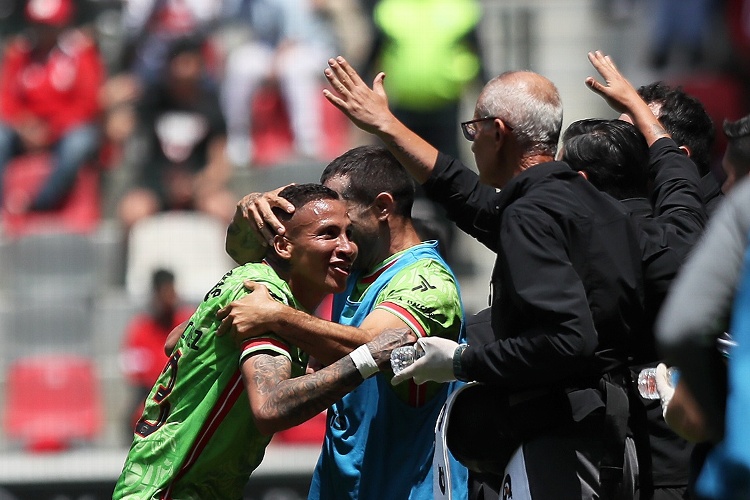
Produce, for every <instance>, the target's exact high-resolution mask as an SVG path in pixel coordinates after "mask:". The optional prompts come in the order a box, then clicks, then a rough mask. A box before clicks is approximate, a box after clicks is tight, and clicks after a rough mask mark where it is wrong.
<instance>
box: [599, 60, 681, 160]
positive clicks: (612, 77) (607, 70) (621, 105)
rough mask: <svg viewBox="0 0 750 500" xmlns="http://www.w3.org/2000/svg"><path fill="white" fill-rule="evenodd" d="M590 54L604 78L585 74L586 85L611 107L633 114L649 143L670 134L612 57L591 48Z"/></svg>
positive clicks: (634, 122) (633, 118)
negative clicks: (600, 78) (599, 80)
mask: <svg viewBox="0 0 750 500" xmlns="http://www.w3.org/2000/svg"><path fill="white" fill-rule="evenodd" d="M588 58H589V61H590V62H591V64H592V65H593V66H594V68H595V69H596V71H598V72H599V74H600V75H601V76H602V78H604V83H600V82H598V81H597V80H596V79H595V78H594V77H591V76H589V77H588V78H586V85H587V86H588V87H589V88H590V89H591V90H592V91H594V92H595V93H597V94H599V95H600V96H601V97H603V98H604V100H605V101H607V104H609V106H610V107H611V108H612V109H614V110H615V111H617V112H619V113H626V114H627V115H628V116H630V118H631V119H632V120H633V124H634V125H635V126H636V127H637V128H638V130H640V131H641V133H642V134H643V135H644V136H645V137H646V142H647V143H648V145H649V147H650V146H651V145H652V144H653V143H655V142H656V141H658V140H659V139H661V138H662V137H669V133H668V132H667V131H666V130H665V129H664V127H663V126H662V125H661V123H659V120H658V119H657V118H656V116H654V113H653V112H652V111H651V108H649V107H648V104H646V102H645V101H644V100H643V99H641V96H640V95H638V91H637V90H636V89H635V87H633V85H631V83H630V82H629V81H627V80H626V79H625V77H624V76H623V75H622V73H620V70H618V69H617V66H615V63H614V62H613V61H612V58H610V57H609V56H607V55H604V54H602V53H601V52H600V51H598V50H597V51H596V52H589V54H588Z"/></svg>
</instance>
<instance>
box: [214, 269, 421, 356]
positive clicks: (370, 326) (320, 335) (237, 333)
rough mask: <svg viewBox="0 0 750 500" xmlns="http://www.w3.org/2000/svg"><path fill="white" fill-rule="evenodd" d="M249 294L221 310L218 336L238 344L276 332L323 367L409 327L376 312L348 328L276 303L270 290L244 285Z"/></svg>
mask: <svg viewBox="0 0 750 500" xmlns="http://www.w3.org/2000/svg"><path fill="white" fill-rule="evenodd" d="M245 287H246V288H248V289H249V290H250V293H249V294H247V295H246V296H244V297H242V298H241V299H238V300H235V301H233V302H231V303H230V304H229V305H227V306H226V307H224V308H222V309H221V310H219V312H218V313H217V316H218V317H219V318H220V319H221V325H220V327H219V329H218V332H217V334H218V335H225V334H226V333H230V332H231V333H232V335H233V336H234V339H235V341H236V342H238V343H241V342H242V341H243V340H245V339H249V338H252V337H257V336H260V335H264V334H266V333H267V332H269V331H272V332H274V333H275V334H276V335H278V336H279V337H281V338H283V339H284V340H286V341H287V342H289V343H291V344H294V345H296V346H298V347H299V348H300V349H302V350H303V351H305V352H306V353H308V354H310V355H311V356H314V357H315V358H317V359H318V360H320V361H321V362H322V363H324V364H330V363H333V362H335V361H336V360H338V359H339V358H341V357H342V356H344V355H346V354H348V353H349V352H351V351H352V350H354V349H355V348H356V347H357V346H360V345H362V344H364V343H366V342H369V341H370V340H372V339H373V338H375V337H376V336H377V335H378V334H379V333H380V332H381V331H382V330H384V329H386V328H403V327H406V326H407V325H406V323H404V321H403V320H401V319H399V318H398V317H397V316H395V315H393V314H391V313H389V312H387V311H383V310H374V311H372V312H371V313H370V314H368V315H367V317H366V318H365V320H364V321H363V322H362V324H361V325H360V326H359V327H353V326H345V325H340V324H338V323H333V322H331V321H326V320H324V319H320V318H317V317H315V316H312V315H310V314H307V313H305V312H303V311H298V310H297V309H294V308H292V307H289V306H287V305H284V304H282V303H281V302H279V301H276V300H274V299H273V298H272V297H271V296H270V294H269V293H268V289H267V288H266V287H265V286H264V285H262V284H260V283H254V282H251V281H247V282H245Z"/></svg>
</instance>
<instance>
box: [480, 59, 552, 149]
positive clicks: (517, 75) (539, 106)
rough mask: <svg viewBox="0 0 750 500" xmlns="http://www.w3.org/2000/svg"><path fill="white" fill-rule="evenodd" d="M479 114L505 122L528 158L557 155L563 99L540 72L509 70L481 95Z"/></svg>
mask: <svg viewBox="0 0 750 500" xmlns="http://www.w3.org/2000/svg"><path fill="white" fill-rule="evenodd" d="M477 114H478V116H480V117H485V116H495V117H498V118H500V119H502V120H503V121H504V122H505V123H506V124H507V125H508V126H510V127H511V128H512V129H513V135H514V136H515V138H516V140H517V141H518V143H519V144H520V146H521V148H522V149H523V151H524V154H525V155H528V154H549V155H551V156H554V155H555V153H556V152H557V142H558V140H559V138H560V130H561V129H562V119H563V108H562V100H561V99H560V94H559V92H558V91H557V88H556V87H555V85H554V84H553V83H552V82H551V81H549V80H548V79H547V78H545V77H543V76H541V75H539V74H537V73H534V72H531V71H508V72H506V73H503V74H501V75H500V76H497V77H495V78H493V79H492V80H490V81H489V82H488V83H487V85H485V87H484V89H483V90H482V93H481V94H480V96H479V100H478V102H477Z"/></svg>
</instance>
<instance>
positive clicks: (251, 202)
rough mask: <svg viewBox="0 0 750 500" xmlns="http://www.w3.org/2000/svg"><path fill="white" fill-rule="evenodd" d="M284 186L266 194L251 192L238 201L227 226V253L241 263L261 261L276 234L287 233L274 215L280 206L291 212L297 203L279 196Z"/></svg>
mask: <svg viewBox="0 0 750 500" xmlns="http://www.w3.org/2000/svg"><path fill="white" fill-rule="evenodd" d="M285 187H287V186H282V187H280V188H278V189H275V190H274V191H268V192H265V193H250V194H248V195H246V196H245V197H243V198H242V199H241V200H240V201H239V202H238V203H237V209H236V210H235V212H234V218H233V219H232V222H230V223H229V227H227V238H226V243H225V248H226V252H227V254H229V256H230V257H231V258H232V259H233V260H234V261H235V262H236V263H237V264H240V265H243V264H247V263H248V262H260V260H261V259H262V258H263V256H264V255H265V253H266V248H267V247H268V245H269V244H270V243H271V241H272V240H273V237H274V235H275V234H284V231H285V229H284V225H283V224H282V223H281V222H280V221H279V219H278V218H277V217H276V215H274V213H273V210H272V208H273V207H278V208H281V209H282V210H284V211H286V212H288V213H292V212H294V205H292V204H291V203H289V202H288V201H286V200H285V199H284V198H282V197H280V196H279V193H280V192H281V190H282V189H284V188H285Z"/></svg>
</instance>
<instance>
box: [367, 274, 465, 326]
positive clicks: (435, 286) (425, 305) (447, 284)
mask: <svg viewBox="0 0 750 500" xmlns="http://www.w3.org/2000/svg"><path fill="white" fill-rule="evenodd" d="M376 302H377V304H376V306H375V309H382V310H386V311H388V312H390V313H392V314H395V315H396V316H398V317H399V318H400V319H401V320H403V321H404V322H405V323H406V324H407V325H409V327H410V328H411V329H412V330H413V331H414V333H415V334H416V335H417V336H419V337H427V336H437V337H444V338H449V339H451V340H457V339H458V336H459V333H460V331H461V322H462V320H463V308H462V305H461V298H460V295H459V292H458V286H457V284H456V281H455V280H454V279H453V276H452V275H451V274H450V272H448V270H447V269H446V268H445V266H444V265H443V264H441V263H440V262H438V261H435V260H429V259H421V260H419V261H417V262H415V263H414V264H412V265H410V266H407V267H405V268H404V269H403V270H401V271H400V272H398V273H397V274H396V275H395V276H394V277H393V279H391V281H390V282H389V283H388V284H387V285H386V286H385V288H383V290H381V292H380V295H379V296H378V298H377V301H376Z"/></svg>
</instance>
